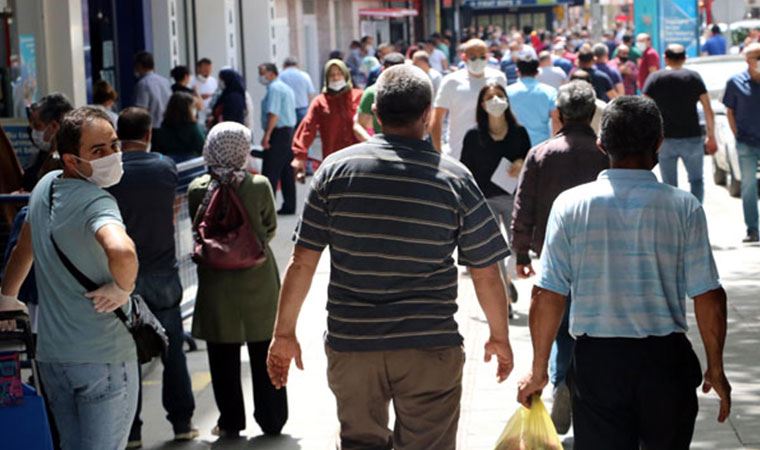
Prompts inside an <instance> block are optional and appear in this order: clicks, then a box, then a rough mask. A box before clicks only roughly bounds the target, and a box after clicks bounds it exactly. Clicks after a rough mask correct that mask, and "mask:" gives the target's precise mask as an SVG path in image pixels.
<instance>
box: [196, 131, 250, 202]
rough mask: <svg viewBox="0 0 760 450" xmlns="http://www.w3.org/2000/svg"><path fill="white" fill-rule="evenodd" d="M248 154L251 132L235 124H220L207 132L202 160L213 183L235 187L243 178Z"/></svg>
mask: <svg viewBox="0 0 760 450" xmlns="http://www.w3.org/2000/svg"><path fill="white" fill-rule="evenodd" d="M250 152H251V130H249V129H248V128H247V127H246V126H245V125H241V124H239V123H237V122H222V123H219V124H216V125H215V126H214V128H212V129H211V131H209V133H208V136H207V137H206V145H204V146H203V159H205V160H206V164H207V165H208V169H209V172H210V173H211V177H212V178H213V179H214V180H215V181H218V182H219V183H221V184H228V185H231V186H234V187H237V186H238V185H239V184H240V183H241V182H242V181H243V179H244V178H245V169H244V167H245V163H246V161H247V159H248V154H249V153H250Z"/></svg>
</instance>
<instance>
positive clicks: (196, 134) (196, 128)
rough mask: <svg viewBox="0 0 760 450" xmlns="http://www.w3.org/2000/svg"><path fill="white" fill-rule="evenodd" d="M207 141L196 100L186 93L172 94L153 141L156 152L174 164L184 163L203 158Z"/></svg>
mask: <svg viewBox="0 0 760 450" xmlns="http://www.w3.org/2000/svg"><path fill="white" fill-rule="evenodd" d="M205 140H206V136H205V133H204V132H203V129H202V128H201V126H200V125H198V121H197V120H196V117H195V99H194V98H193V97H192V96H191V95H190V94H187V93H185V92H175V93H174V94H172V96H171V98H170V99H169V105H168V106H167V107H166V112H165V113H164V121H163V123H161V128H160V129H159V130H158V136H156V137H155V138H154V139H153V142H155V143H156V150H158V151H159V152H161V153H163V154H165V155H167V156H170V157H171V158H172V159H174V162H183V161H187V160H188V159H192V158H197V157H199V156H201V152H202V151H203V144H204V141H205Z"/></svg>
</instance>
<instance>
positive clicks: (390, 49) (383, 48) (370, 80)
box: [367, 42, 403, 87]
mask: <svg viewBox="0 0 760 450" xmlns="http://www.w3.org/2000/svg"><path fill="white" fill-rule="evenodd" d="M391 53H397V52H396V47H395V46H394V45H393V44H390V43H387V42H384V43H382V44H380V45H379V46H378V47H377V54H376V55H375V56H376V57H377V60H378V61H379V62H380V64H379V65H377V66H375V68H373V69H372V70H370V72H369V73H368V74H367V87H370V86H372V85H373V84H375V81H377V77H379V76H380V73H381V72H382V70H383V66H384V65H385V57H386V56H388V55H390V54H391ZM399 54H400V53H399ZM401 56H402V57H403V55H401Z"/></svg>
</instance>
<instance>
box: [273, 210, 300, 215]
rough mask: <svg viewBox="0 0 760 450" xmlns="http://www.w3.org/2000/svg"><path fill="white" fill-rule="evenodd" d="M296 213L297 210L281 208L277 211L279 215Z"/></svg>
mask: <svg viewBox="0 0 760 450" xmlns="http://www.w3.org/2000/svg"><path fill="white" fill-rule="evenodd" d="M295 213H296V212H295V211H293V210H289V209H281V210H279V211H277V215H278V216H292V215H294V214H295Z"/></svg>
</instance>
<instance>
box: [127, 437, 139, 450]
mask: <svg viewBox="0 0 760 450" xmlns="http://www.w3.org/2000/svg"><path fill="white" fill-rule="evenodd" d="M134 448H142V440H140V439H137V440H134V441H129V442H127V449H128V450H129V449H134Z"/></svg>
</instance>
